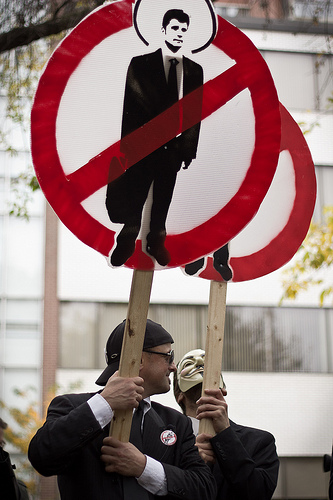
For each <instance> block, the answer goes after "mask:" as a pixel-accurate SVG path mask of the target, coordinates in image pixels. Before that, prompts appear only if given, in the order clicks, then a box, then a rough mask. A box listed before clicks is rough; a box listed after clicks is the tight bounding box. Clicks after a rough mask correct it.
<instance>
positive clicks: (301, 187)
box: [197, 104, 316, 283]
mask: <svg viewBox="0 0 333 500" xmlns="http://www.w3.org/2000/svg"><path fill="white" fill-rule="evenodd" d="M280 113H281V132H282V133H281V146H280V160H279V163H278V167H277V170H276V174H275V177H274V179H273V182H272V184H271V187H270V189H269V190H268V192H267V194H266V197H265V198H264V200H263V203H262V205H261V207H260V209H259V211H258V213H257V214H256V216H255V217H254V218H253V220H252V221H251V222H250V223H249V224H248V226H246V228H245V229H243V230H242V231H241V232H240V233H239V234H238V235H237V236H236V237H235V238H234V239H233V240H231V242H230V246H229V262H228V264H229V268H231V270H232V279H231V280H230V281H231V282H234V283H235V282H240V281H247V280H251V279H255V278H259V277H260V276H264V275H266V274H269V273H271V272H273V271H275V270H277V269H279V268H280V267H282V266H283V265H284V264H286V263H287V262H288V261H289V260H290V259H291V258H292V257H293V255H294V254H295V253H296V252H297V250H298V248H299V246H300V245H301V243H302V241H303V239H304V238H305V236H306V233H307V231H308V228H309V225H310V222H311V217H312V214H313V210H314V206H315V200H316V176H315V170H314V164H313V160H312V157H311V153H310V150H309V147H308V145H307V143H306V140H305V138H304V136H303V134H302V131H301V130H300V128H299V126H298V125H297V123H296V122H295V120H294V119H293V118H292V116H291V115H290V114H289V113H288V111H287V110H286V109H285V108H284V106H282V104H280ZM197 276H199V277H200V278H204V279H208V280H214V281H223V279H222V277H221V275H220V274H219V273H218V272H217V271H216V269H215V268H214V261H213V257H212V256H208V257H207V259H205V261H204V263H203V267H201V268H200V269H198V271H197Z"/></svg>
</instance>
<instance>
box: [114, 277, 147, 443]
mask: <svg viewBox="0 0 333 500" xmlns="http://www.w3.org/2000/svg"><path fill="white" fill-rule="evenodd" d="M153 275H154V271H140V270H137V269H136V270H134V271H133V278H132V286H131V293H130V299H129V304H128V310H127V317H126V323H125V331H124V339H123V344H122V349H121V356H120V364H119V375H120V376H121V377H137V376H138V375H139V370H140V363H141V355H142V348H143V342H144V338H145V331H146V323H147V315H148V307H149V300H150V292H151V287H152V282H153ZM132 415H133V411H132V410H131V409H129V410H117V411H115V414H114V417H113V420H112V422H111V426H110V436H113V437H115V438H117V439H119V440H120V441H122V442H124V443H125V442H128V441H129V436H130V432H131V424H132Z"/></svg>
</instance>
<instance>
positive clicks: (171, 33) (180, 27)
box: [162, 19, 188, 52]
mask: <svg viewBox="0 0 333 500" xmlns="http://www.w3.org/2000/svg"><path fill="white" fill-rule="evenodd" d="M187 30H188V24H187V23H181V22H179V21H178V20H177V19H171V20H170V22H169V24H168V25H167V26H166V27H165V28H162V31H163V33H164V34H165V44H166V45H167V47H168V48H169V49H171V50H172V52H177V51H178V50H179V49H180V48H181V47H182V45H183V43H184V36H185V35H186V32H187Z"/></svg>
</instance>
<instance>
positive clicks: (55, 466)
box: [29, 394, 215, 500]
mask: <svg viewBox="0 0 333 500" xmlns="http://www.w3.org/2000/svg"><path fill="white" fill-rule="evenodd" d="M92 396H93V394H69V395H65V396H59V397H56V398H55V399H54V400H53V401H52V403H51V404H50V407H49V410H48V415H47V420H46V424H44V427H42V428H41V429H40V430H39V431H38V432H37V434H36V436H35V437H34V438H33V440H32V442H31V445H30V450H29V458H30V460H31V462H32V464H33V466H34V467H35V468H36V470H37V471H38V472H39V473H40V474H42V475H44V476H51V475H55V474H57V475H58V484H59V490H60V493H61V499H62V500H75V499H80V500H107V499H108V500H110V499H112V500H122V499H123V493H122V483H121V481H120V479H119V476H118V475H116V474H114V475H113V474H109V473H107V472H106V471H105V464H103V462H102V461H101V459H100V456H101V448H102V445H103V439H104V438H105V437H106V436H108V434H109V429H108V428H105V429H104V430H102V429H101V427H100V425H99V423H98V422H97V420H96V418H95V417H94V415H93V413H92V411H91V409H90V407H89V405H88V404H87V400H88V399H89V398H91V397H92ZM145 420H146V424H145V425H147V426H148V429H149V432H148V433H147V435H146V434H145V433H144V443H143V452H144V453H145V454H147V455H149V456H151V457H153V458H155V459H156V460H158V461H160V462H161V463H162V465H163V468H164V470H165V473H166V477H167V485H168V495H167V496H164V497H163V498H166V499H170V500H171V498H183V499H187V500H196V499H197V500H202V499H207V500H208V499H210V498H214V494H215V490H214V488H215V485H214V481H213V478H212V477H211V476H210V474H209V470H208V468H207V466H206V465H205V464H204V462H203V461H202V460H201V458H200V457H199V454H198V452H197V450H196V448H195V447H194V436H193V433H192V426H191V422H190V421H189V419H188V418H187V417H185V416H184V415H181V414H180V413H179V412H177V411H176V410H172V409H170V408H167V407H165V406H162V405H160V404H157V403H152V408H151V409H150V410H149V411H148V413H147V415H146V417H145ZM165 429H167V430H169V429H171V430H173V431H174V432H175V434H176V435H177V441H176V443H175V444H174V445H172V446H167V445H165V444H163V443H162V441H161V439H160V435H161V433H162V431H163V430H165ZM150 498H156V499H158V498H161V497H158V496H156V497H155V496H154V495H150ZM133 500H136V499H135V498H133Z"/></svg>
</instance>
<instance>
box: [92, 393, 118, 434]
mask: <svg viewBox="0 0 333 500" xmlns="http://www.w3.org/2000/svg"><path fill="white" fill-rule="evenodd" d="M87 403H88V405H89V406H90V408H91V411H92V412H93V414H94V415H95V418H96V420H97V421H98V423H99V425H100V426H101V428H102V429H104V427H105V426H106V425H108V424H109V423H110V422H111V420H112V417H113V411H112V409H111V406H110V405H109V403H107V402H106V401H105V399H104V398H103V396H101V395H100V394H95V395H94V396H93V397H92V398H90V399H88V401H87Z"/></svg>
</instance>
